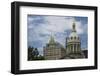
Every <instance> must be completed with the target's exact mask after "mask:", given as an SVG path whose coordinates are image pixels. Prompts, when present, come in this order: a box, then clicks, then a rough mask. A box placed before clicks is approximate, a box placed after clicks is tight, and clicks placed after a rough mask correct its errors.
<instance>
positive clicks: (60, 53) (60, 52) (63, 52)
mask: <svg viewBox="0 0 100 76" xmlns="http://www.w3.org/2000/svg"><path fill="white" fill-rule="evenodd" d="M43 50H44V57H45V59H46V60H56V59H77V58H85V55H84V53H83V52H82V50H81V41H80V37H79V36H78V34H77V31H76V25H75V22H73V24H72V31H71V33H70V35H69V37H67V38H66V47H65V48H64V47H63V46H62V45H61V44H60V43H58V42H56V41H55V40H54V37H53V36H51V37H50V40H49V43H47V44H46V46H45V47H44V48H43Z"/></svg>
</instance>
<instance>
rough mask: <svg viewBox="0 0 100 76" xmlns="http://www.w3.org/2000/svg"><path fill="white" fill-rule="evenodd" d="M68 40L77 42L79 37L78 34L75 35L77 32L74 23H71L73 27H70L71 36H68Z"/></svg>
mask: <svg viewBox="0 0 100 76" xmlns="http://www.w3.org/2000/svg"><path fill="white" fill-rule="evenodd" d="M68 39H69V40H79V36H78V34H77V31H76V25H75V21H74V22H73V25H72V32H71V34H70V35H69V37H68Z"/></svg>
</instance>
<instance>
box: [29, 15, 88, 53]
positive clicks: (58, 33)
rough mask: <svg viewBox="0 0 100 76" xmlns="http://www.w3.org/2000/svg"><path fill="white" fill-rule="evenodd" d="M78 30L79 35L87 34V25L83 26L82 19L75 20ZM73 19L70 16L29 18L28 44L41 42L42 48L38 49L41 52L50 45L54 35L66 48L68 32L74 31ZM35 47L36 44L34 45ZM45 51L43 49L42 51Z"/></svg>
mask: <svg viewBox="0 0 100 76" xmlns="http://www.w3.org/2000/svg"><path fill="white" fill-rule="evenodd" d="M75 20H76V21H75V23H76V29H77V33H78V34H84V33H87V32H86V29H87V23H85V24H83V23H82V19H81V18H80V20H77V19H76V18H75ZM72 24H73V17H69V16H42V15H41V16H38V15H37V16H35V15H31V16H30V15H29V16H28V43H29V44H30V43H32V42H34V41H35V42H36V41H37V44H38V41H40V42H41V44H42V45H41V46H40V47H38V45H37V47H38V48H39V49H40V50H41V49H42V48H43V46H45V45H46V43H48V40H49V38H50V35H51V34H53V35H54V37H55V39H56V41H58V42H60V43H61V44H62V45H63V46H65V39H66V37H67V36H68V34H67V32H68V31H69V30H70V31H71V29H72ZM32 46H34V44H32ZM42 51H43V49H42Z"/></svg>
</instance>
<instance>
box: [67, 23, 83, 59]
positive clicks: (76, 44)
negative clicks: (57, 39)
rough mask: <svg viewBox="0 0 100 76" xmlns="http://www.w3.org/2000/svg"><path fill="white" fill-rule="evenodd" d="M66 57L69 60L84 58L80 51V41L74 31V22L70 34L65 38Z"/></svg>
mask: <svg viewBox="0 0 100 76" xmlns="http://www.w3.org/2000/svg"><path fill="white" fill-rule="evenodd" d="M66 56H67V57H69V58H84V55H83V53H82V51H81V41H80V38H79V36H78V34H77V31H76V26H75V22H73V25H72V32H71V33H70V35H69V37H67V38H66Z"/></svg>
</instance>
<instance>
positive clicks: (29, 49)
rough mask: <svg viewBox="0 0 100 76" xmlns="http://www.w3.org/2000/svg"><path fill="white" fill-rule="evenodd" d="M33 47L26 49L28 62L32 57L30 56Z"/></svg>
mask: <svg viewBox="0 0 100 76" xmlns="http://www.w3.org/2000/svg"><path fill="white" fill-rule="evenodd" d="M33 49H34V48H33V47H31V46H29V47H28V60H32V57H33V55H32V51H33Z"/></svg>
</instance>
